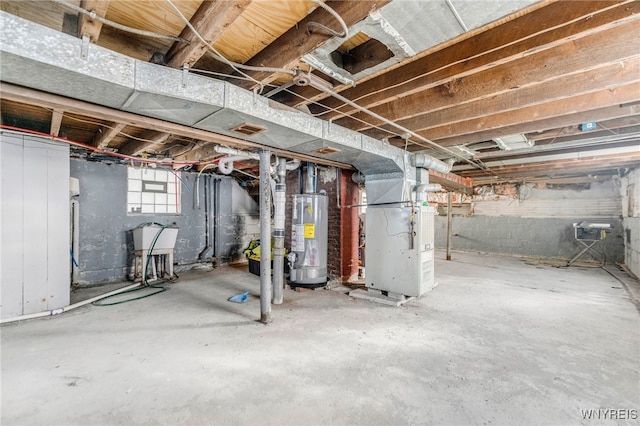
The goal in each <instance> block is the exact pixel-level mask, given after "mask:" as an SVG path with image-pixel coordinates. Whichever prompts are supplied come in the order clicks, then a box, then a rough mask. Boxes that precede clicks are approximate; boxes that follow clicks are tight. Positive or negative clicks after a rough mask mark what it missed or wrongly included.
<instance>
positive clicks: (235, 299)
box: [229, 290, 249, 303]
mask: <svg viewBox="0 0 640 426" xmlns="http://www.w3.org/2000/svg"><path fill="white" fill-rule="evenodd" d="M248 299H249V290H247V291H245V292H244V293H240V294H236V295H235V296H231V297H230V298H229V302H235V303H244V302H246V301H247V300H248Z"/></svg>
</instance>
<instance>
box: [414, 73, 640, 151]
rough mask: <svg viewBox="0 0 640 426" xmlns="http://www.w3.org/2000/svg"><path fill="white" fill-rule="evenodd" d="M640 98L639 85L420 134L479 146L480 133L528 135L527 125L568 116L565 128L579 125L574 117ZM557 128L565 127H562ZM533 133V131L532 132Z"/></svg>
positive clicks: (576, 97)
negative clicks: (467, 137) (512, 130)
mask: <svg viewBox="0 0 640 426" xmlns="http://www.w3.org/2000/svg"><path fill="white" fill-rule="evenodd" d="M639 94H640V83H637V82H636V83H632V84H628V85H625V86H621V87H617V88H615V89H605V90H600V91H597V92H593V93H588V94H585V95H579V96H575V97H572V98H567V99H561V100H557V101H553V102H549V103H546V104H544V105H542V106H541V105H536V106H533V107H527V108H521V109H518V110H514V111H510V112H508V113H504V114H495V115H492V114H486V115H485V116H483V117H479V118H475V119H471V120H467V121H463V122H457V123H455V124H446V125H444V126H439V127H435V128H432V129H429V130H425V131H418V132H417V133H418V134H419V135H421V136H424V137H426V138H429V139H431V140H437V141H438V144H440V145H441V146H450V145H449V144H448V143H444V142H443V141H442V139H445V138H452V137H454V136H462V135H470V136H471V139H470V140H468V141H467V143H468V142H480V141H482V140H486V139H482V138H481V137H479V136H478V133H477V132H484V131H487V130H495V131H496V133H500V134H502V135H503V136H504V135H505V134H506V135H508V134H509V133H504V130H502V131H500V129H504V128H507V127H510V126H518V129H520V130H521V131H520V132H516V133H528V131H529V130H528V129H527V127H526V125H527V123H532V122H535V121H539V120H544V119H553V118H557V117H562V116H567V120H566V122H565V124H564V126H570V125H574V124H579V123H580V122H577V123H576V122H575V121H574V118H573V114H577V113H584V112H586V111H590V110H596V109H599V108H605V107H612V106H615V105H620V104H623V103H625V102H631V101H633V100H636V99H637V98H638V96H639ZM554 127H563V125H561V126H554ZM547 128H549V127H547ZM523 130H526V131H523ZM531 131H534V130H533V129H532V130H531ZM496 137H500V136H496Z"/></svg>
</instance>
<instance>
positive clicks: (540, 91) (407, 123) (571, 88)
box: [337, 58, 640, 137]
mask: <svg viewBox="0 0 640 426" xmlns="http://www.w3.org/2000/svg"><path fill="white" fill-rule="evenodd" d="M637 82H640V58H636V59H632V60H629V61H621V62H618V63H614V64H613V65H608V66H605V67H602V68H596V69H594V70H591V71H588V72H583V73H579V74H570V75H568V76H564V77H561V78H558V79H555V80H551V81H549V82H546V83H543V84H539V85H533V86H529V87H525V88H522V89H514V90H512V91H508V92H506V93H500V94H495V95H493V96H491V97H488V98H483V99H481V100H478V101H476V102H467V103H461V104H457V105H455V106H453V107H451V108H447V109H440V110H436V111H434V112H431V113H428V114H424V115H418V116H416V117H413V118H410V119H407V120H398V121H396V122H397V123H398V124H400V125H402V126H404V127H406V128H409V129H412V130H414V131H418V130H420V131H426V130H428V129H432V128H435V127H441V126H444V125H447V124H454V123H459V122H463V121H469V120H472V119H476V118H482V117H486V116H488V115H498V114H510V113H512V112H515V111H517V110H518V109H522V108H531V107H535V106H538V107H539V111H540V114H544V110H545V108H546V107H545V104H548V103H550V102H553V101H558V100H562V99H569V98H572V97H576V96H579V95H584V94H589V93H593V92H597V91H602V90H615V89H616V88H617V87H620V86H624V85H628V84H632V83H637ZM337 124H341V123H337ZM382 128H384V129H389V130H391V131H394V130H395V129H394V128H393V126H389V125H385V126H382ZM373 135H374V136H375V135H376V134H375V133H374V134H373ZM379 136H381V137H384V135H383V134H382V133H380V135H379Z"/></svg>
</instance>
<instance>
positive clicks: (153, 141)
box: [119, 130, 171, 156]
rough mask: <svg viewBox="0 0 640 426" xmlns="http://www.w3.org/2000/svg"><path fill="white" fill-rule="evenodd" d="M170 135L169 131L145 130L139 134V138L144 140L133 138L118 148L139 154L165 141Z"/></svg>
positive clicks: (124, 152) (123, 151)
mask: <svg viewBox="0 0 640 426" xmlns="http://www.w3.org/2000/svg"><path fill="white" fill-rule="evenodd" d="M170 137H171V134H170V133H166V132H158V131H156V130H146V131H145V132H143V133H142V134H141V135H140V136H139V139H145V140H146V141H143V140H138V139H133V140H131V141H130V142H128V143H127V144H126V145H124V146H123V147H122V148H120V150H119V152H120V153H122V154H124V155H132V156H136V155H140V154H142V153H143V152H145V151H146V152H151V151H154V150H155V149H156V148H158V147H159V146H161V145H163V144H164V143H166V142H167V140H168V139H169V138H170Z"/></svg>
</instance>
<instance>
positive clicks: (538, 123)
mask: <svg viewBox="0 0 640 426" xmlns="http://www.w3.org/2000/svg"><path fill="white" fill-rule="evenodd" d="M638 114H640V104H639V105H631V106H625V107H620V106H619V105H614V106H610V107H605V108H598V109H593V110H589V111H581V112H577V113H569V114H567V115H562V116H558V117H553V118H550V119H542V120H537V119H534V120H533V121H529V122H526V123H518V124H515V125H511V126H505V127H501V128H497V129H490V130H485V131H479V132H477V133H468V134H464V135H460V136H453V137H445V138H442V139H439V140H437V141H436V142H437V143H438V144H439V145H441V146H455V145H464V144H467V143H473V142H480V141H487V140H491V139H494V138H499V137H502V136H507V135H513V134H516V133H535V132H541V131H545V130H548V129H557V128H562V127H568V126H575V125H578V124H581V123H587V122H590V121H601V120H609V119H615V118H625V117H632V116H636V115H638Z"/></svg>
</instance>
